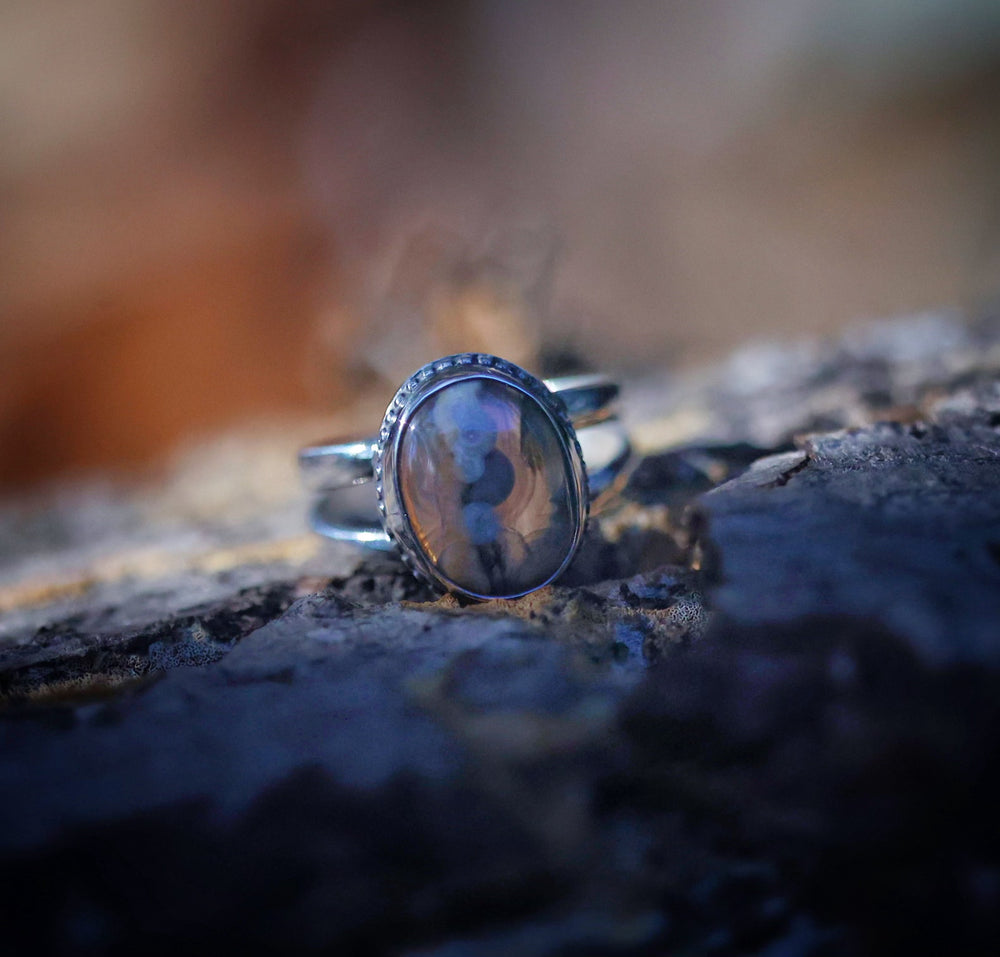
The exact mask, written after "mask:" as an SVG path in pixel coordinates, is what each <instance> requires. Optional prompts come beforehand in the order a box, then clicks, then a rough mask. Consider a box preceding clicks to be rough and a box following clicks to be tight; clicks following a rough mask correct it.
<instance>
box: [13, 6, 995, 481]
mask: <svg viewBox="0 0 1000 957" xmlns="http://www.w3.org/2000/svg"><path fill="white" fill-rule="evenodd" d="M998 94H1000V13H997V12H996V7H995V5H992V4H988V3H981V2H974V0H959V2H950V3H948V2H945V0H940V2H928V3H925V4H920V5H914V4H907V3H903V2H898V3H897V2H887V3H884V4H864V3H860V2H859V3H847V4H844V3H834V2H833V0H806V2H802V0H796V2H793V0H764V2H761V3H759V4H753V5H750V4H740V3H736V2H723V0H708V2H704V3H700V4H689V3H679V2H678V3H663V4H643V3H631V2H625V3H621V4H611V3H591V2H583V3H524V4H508V3H505V2H503V0H464V2H458V0H452V2H436V3H401V2H396V3H390V2H380V0H371V2H363V0H355V2H350V0H339V2H324V3H320V2H303V3H296V4H283V3H280V2H278V0H247V2H243V3H239V4H233V3H229V2H223V0H207V2H204V3H200V4H197V5H195V4H191V5H185V4H172V3H168V2H166V0H95V2H93V3H89V4H86V5H69V4H64V3H61V2H58V0H36V2H31V3H29V2H15V3H12V4H7V5H5V6H4V8H3V9H2V10H0V115H2V116H3V117H4V129H3V131H2V133H0V203H2V207H0V208H2V213H0V488H2V489H4V490H8V491H10V490H17V489H25V488H31V487H34V486H36V485H37V484H38V483H40V482H46V481H49V480H52V479H57V478H60V477H64V476H67V475H73V474H77V473H79V472H81V471H86V470H100V471H109V470H111V471H116V472H121V471H126V472H139V473H144V472H146V471H148V470H150V469H155V468H156V467H157V465H158V464H160V463H162V462H163V461H164V460H165V457H166V456H168V455H170V454H171V452H172V451H173V450H174V449H176V448H177V447H178V446H179V445H180V444H183V443H184V442H186V441H189V440H191V439H194V438H197V437H201V438H203V437H205V436H211V435H213V434H215V433H217V432H221V431H223V430H226V429H229V428H231V427H233V426H236V425H239V424H244V425H246V424H248V423H250V424H252V423H253V422H255V421H263V420H265V419H267V420H275V419H281V418H282V417H295V416H305V415H317V414H322V413H324V412H326V411H329V410H333V409H338V408H339V409H344V408H348V409H349V408H350V407H351V405H352V403H353V401H354V399H355V397H356V396H358V395H365V394H370V393H379V394H385V395H386V396H388V394H389V393H390V392H391V390H392V388H393V386H394V385H395V384H396V383H397V382H398V381H399V379H401V378H402V377H403V376H404V375H406V374H407V373H408V372H409V371H411V370H412V368H414V367H415V366H416V365H418V364H420V363H422V362H424V361H427V360H428V359H431V358H434V357H435V356H437V355H440V354H443V353H445V352H448V351H458V350H461V349H467V348H469V349H489V350H492V351H495V352H499V353H501V354H503V355H506V356H508V357H509V358H511V359H514V360H515V361H522V362H525V363H527V364H529V365H531V366H532V367H533V368H535V369H536V370H541V371H547V369H548V368H550V367H553V366H554V365H556V364H559V363H562V364H567V363H568V364H577V365H591V366H594V365H601V366H604V367H610V368H612V369H616V370H619V371H623V372H625V373H628V372H629V371H631V370H641V369H643V368H648V367H650V366H664V365H667V366H671V365H672V366H673V367H678V366H679V365H682V364H687V363H690V362H696V361H702V360H704V359H706V358H710V357H712V356H715V355H719V354H721V353H722V352H723V351H725V350H727V349H729V348H731V347H733V346H734V345H735V344H736V343H738V342H740V341H742V340H744V339H746V338H748V337H782V338H787V337H789V336H795V335H812V334H817V333H826V332H831V331H834V330H836V329H837V328H839V327H841V326H843V325H845V324H847V323H850V322H854V321H856V320H859V319H864V318H868V317H873V316H878V315H887V314H893V313H899V312H908V311H913V310H919V309H930V308H940V307H944V306H958V307H962V308H971V309H975V308H978V307H980V305H981V304H982V303H983V302H986V301H988V300H989V298H990V297H991V296H992V295H994V294H995V293H996V291H997V275H998V269H1000V217H998V213H997V210H998V209H1000V179H998V172H997V171H998V169H1000V163H998V160H1000V111H998V110H997V109H996V103H997V102H998ZM369 427H370V423H369Z"/></svg>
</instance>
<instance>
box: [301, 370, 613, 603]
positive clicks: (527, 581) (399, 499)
mask: <svg viewBox="0 0 1000 957" xmlns="http://www.w3.org/2000/svg"><path fill="white" fill-rule="evenodd" d="M617 395H618V387H617V386H616V385H615V384H614V383H612V382H611V381H609V380H608V379H606V378H604V377H603V376H570V377H566V378H562V379H552V380H549V381H547V382H542V381H540V380H539V379H536V378H534V376H531V375H529V374H528V373H527V372H525V371H524V370H523V369H521V368H519V367H518V366H516V365H514V364H513V363H511V362H507V361H505V360H503V359H499V358H497V357H496V356H489V355H481V354H478V353H473V354H467V355H456V356H449V357H447V358H444V359H439V360H438V361H437V362H433V363H431V364H429V365H426V366H424V367H423V368H422V369H420V370H419V371H417V372H416V373H414V375H412V376H411V377H410V378H409V379H407V380H406V382H404V383H403V385H402V386H401V387H400V388H399V391H398V392H397V393H396V395H395V397H394V398H393V400H392V402H391V403H390V404H389V408H388V409H387V411H386V413H385V418H384V419H383V420H382V427H381V429H380V430H379V433H378V435H377V436H375V437H372V438H370V439H361V440H355V441H350V442H331V443H324V444H322V445H314V446H309V447H308V448H305V449H303V450H302V451H301V452H300V453H299V464H300V466H301V470H302V474H303V479H304V480H305V483H306V485H307V486H308V487H309V488H310V489H311V490H312V491H313V492H315V493H317V498H316V501H315V503H314V505H313V509H312V513H311V523H312V527H313V528H314V529H315V530H316V531H317V532H320V533H321V534H323V535H326V536H328V537H329V538H333V539H337V540H340V541H348V542H353V543H356V544H360V545H365V546H368V547H372V548H381V549H393V548H395V549H398V550H399V552H400V554H401V555H402V557H403V560H404V561H405V562H406V563H407V564H408V565H409V567H410V568H411V569H412V570H413V571H414V572H415V573H416V574H417V575H418V576H419V577H421V578H423V579H424V580H426V581H428V582H430V583H431V584H432V585H435V586H436V587H438V588H439V589H442V590H446V591H450V592H454V593H456V594H458V595H463V596H465V597H467V598H474V599H490V598H517V597H520V596H521V595H526V594H528V593H529V592H532V591H534V590H535V589H537V588H541V587H542V586H544V585H547V584H549V583H550V582H552V581H553V580H555V579H556V578H558V577H559V575H561V574H562V573H563V571H565V570H566V568H567V567H568V566H569V564H570V562H571V561H572V560H573V556H574V555H575V554H576V551H577V549H578V547H579V545H580V542H581V540H582V538H583V534H584V530H585V528H586V524H587V517H588V514H589V512H590V509H591V506H592V505H594V506H595V507H596V506H598V505H599V504H603V502H604V501H605V500H606V498H607V497H608V496H609V494H610V493H612V492H614V491H615V490H616V489H617V488H618V487H619V486H620V484H621V481H622V480H623V478H624V475H625V470H626V465H627V463H628V462H629V460H630V457H631V447H630V445H629V442H628V438H627V435H626V434H625V431H624V429H623V428H622V426H621V424H620V423H619V421H618V419H617V416H616V415H615V412H614V400H615V399H616V398H617ZM585 452H586V454H587V461H589V462H591V467H590V470H589V472H588V469H587V467H586V466H585V465H584V461H585V459H584V453H585ZM373 484H374V495H372V492H371V489H372V485H373ZM366 498H367V501H366Z"/></svg>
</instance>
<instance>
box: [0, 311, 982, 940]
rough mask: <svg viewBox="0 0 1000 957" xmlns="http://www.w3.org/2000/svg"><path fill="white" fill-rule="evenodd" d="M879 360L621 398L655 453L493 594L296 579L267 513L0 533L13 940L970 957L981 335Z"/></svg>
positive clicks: (389, 572) (944, 335) (326, 571)
mask: <svg viewBox="0 0 1000 957" xmlns="http://www.w3.org/2000/svg"><path fill="white" fill-rule="evenodd" d="M905 330H906V327H905V326H904V325H902V324H894V325H892V326H890V327H889V328H888V329H887V330H886V329H883V330H881V331H879V330H876V331H872V332H870V333H868V334H867V338H863V341H864V343H867V345H865V346H864V348H863V349H862V348H861V347H860V346H858V345H856V344H854V345H852V344H851V343H852V340H848V341H847V342H846V343H841V344H840V345H835V346H831V347H829V350H828V355H827V358H826V359H823V360H822V362H821V361H820V360H819V359H818V358H817V357H818V356H819V355H821V351H820V350H818V349H816V350H814V349H800V350H791V351H788V352H786V353H769V355H770V356H771V359H769V360H768V363H767V364H765V365H764V366H759V367H758V369H757V373H756V380H755V381H756V383H757V384H756V386H752V382H751V380H754V375H753V374H751V373H750V372H746V373H745V376H744V378H743V379H738V380H733V381H729V384H728V385H726V382H727V381H728V380H726V378H725V376H724V375H721V374H718V375H717V374H716V373H713V372H711V371H710V372H707V373H706V374H705V376H704V379H703V383H702V385H701V386H697V385H696V384H695V383H694V382H693V380H692V382H689V383H687V384H676V383H675V384H674V385H672V386H667V388H668V390H670V389H672V390H673V391H672V392H670V394H671V396H673V399H674V400H676V401H677V402H678V403H679V404H678V405H677V406H675V407H672V408H671V409H670V411H669V414H668V415H666V416H661V417H659V418H658V417H657V416H656V415H655V414H654V412H655V409H656V406H655V404H654V403H655V402H659V401H662V395H663V393H662V392H658V391H657V390H655V389H653V388H650V389H649V390H647V391H646V392H645V395H646V396H648V397H649V398H643V397H642V396H643V394H644V393H643V390H641V389H640V390H637V391H636V393H635V396H636V397H635V398H634V399H633V405H632V406H631V407H630V413H631V414H632V415H633V417H634V419H635V421H636V423H637V425H638V432H639V433H640V434H641V435H644V436H646V437H647V439H649V438H650V437H652V436H656V435H660V436H665V435H667V434H670V435H673V436H674V440H673V441H672V443H671V444H670V445H669V446H667V445H664V446H663V447H658V446H657V445H656V443H655V442H652V441H649V442H647V446H648V448H649V454H648V455H647V457H646V459H645V460H644V462H643V463H642V465H641V466H640V468H639V469H638V470H637V472H636V473H635V475H634V476H633V480H632V483H631V486H630V488H629V490H628V496H627V497H628V499H629V501H628V503H627V505H626V506H625V508H624V509H623V510H622V511H621V512H620V513H619V514H617V515H612V516H609V517H608V518H606V519H604V520H602V521H601V522H600V523H597V524H596V525H595V527H594V529H593V534H592V535H591V539H590V541H589V543H588V545H587V547H586V548H585V549H584V551H583V553H582V554H581V556H580V559H579V561H578V562H577V563H576V565H575V567H574V569H573V570H572V571H571V573H570V574H569V575H568V576H566V578H565V579H564V580H562V581H561V582H560V585H559V586H558V587H555V588H551V589H546V590H543V591H542V592H539V593H536V594H534V595H531V596H529V597H528V598H525V599H521V600H518V601H510V602H495V603H491V604H487V605H463V604H461V603H458V602H456V601H455V600H453V599H439V600H438V599H435V598H434V596H433V595H430V594H429V593H428V592H427V591H426V590H424V589H423V587H422V586H420V585H418V584H417V583H416V582H415V581H414V580H413V579H412V578H410V577H409V576H408V575H407V574H406V573H405V571H404V570H403V569H401V567H400V566H399V565H398V564H396V563H394V562H391V561H386V562H381V563H375V564H367V563H362V564H359V563H358V560H357V558H356V557H353V556H352V555H351V554H350V553H348V552H345V551H342V550H338V549H337V548H317V547H316V546H315V544H314V543H312V542H311V541H310V540H309V539H307V538H305V537H303V536H302V535H301V531H300V523H301V520H302V519H301V514H302V512H300V511H299V510H298V509H299V506H300V505H301V504H302V503H300V502H299V501H297V500H296V499H295V496H294V494H293V493H292V492H288V493H287V495H285V493H283V492H282V493H271V494H270V497H268V496H266V495H265V496H262V498H261V500H260V504H261V509H260V512H259V513H258V514H254V513H253V509H252V508H251V507H250V505H249V504H248V500H247V498H246V497H244V498H243V499H242V507H243V509H244V514H243V515H241V516H228V517H227V516H226V515H225V514H224V513H220V514H218V515H217V517H216V521H215V522H214V523H212V524H210V523H207V522H206V520H205V519H204V518H203V517H202V515H201V513H198V512H197V510H194V512H193V515H194V517H190V516H191V515H192V512H191V511H190V510H188V511H187V512H184V513H183V514H179V513H180V511H181V510H177V509H173V510H171V509H166V510H162V509H161V510H160V512H159V513H157V510H156V509H154V508H152V507H151V506H149V505H144V504H143V500H141V499H128V498H123V499H122V501H121V502H120V503H119V504H118V505H117V507H116V505H115V503H114V502H111V501H108V500H107V499H100V501H101V502H103V503H104V504H103V505H101V506H100V507H101V508H103V509H105V512H106V515H107V519H106V520H105V521H104V522H103V523H97V524H98V525H101V524H103V525H104V527H105V528H106V529H107V532H106V534H104V535H103V537H102V534H101V533H100V529H99V528H98V529H97V530H96V531H95V525H94V524H93V523H91V524H89V525H88V524H87V523H86V522H84V523H83V525H84V527H86V528H88V529H89V532H88V534H86V535H82V534H81V535H75V534H74V533H73V531H72V527H71V522H70V518H69V516H72V515H77V516H78V514H79V509H80V507H81V505H80V503H81V502H82V501H83V499H80V498H78V499H76V500H75V501H76V502H77V506H76V509H75V510H74V509H70V508H69V507H68V506H67V507H66V509H67V511H66V516H67V517H66V518H65V520H64V519H62V518H61V517H60V516H61V514H62V513H61V512H60V510H59V507H58V506H57V507H55V508H50V509H48V510H46V511H45V512H44V513H40V514H41V515H44V516H46V517H45V518H44V520H43V518H41V517H35V518H30V517H29V518H25V514H26V513H23V512H22V513H19V514H18V517H17V518H16V519H14V518H8V519H6V520H5V519H3V518H2V517H0V523H2V522H3V521H6V522H7V524H6V526H5V528H6V531H8V533H9V532H10V531H11V529H12V528H14V525H13V524H12V523H14V522H15V520H16V522H17V523H19V524H18V525H17V527H18V528H20V529H21V530H22V539H23V540H25V541H27V542H28V543H29V546H30V547H26V548H25V549H24V552H23V555H22V557H20V558H19V557H18V553H17V551H16V550H14V549H9V551H8V556H7V558H6V564H5V566H4V567H3V568H0V572H2V573H3V575H4V576H5V577H4V578H3V579H2V580H0V603H3V607H4V609H5V614H4V618H3V620H2V622H0V629H2V632H0V680H2V682H3V684H2V685H0V690H2V691H3V693H4V696H5V701H6V710H5V711H4V713H3V714H2V715H0V803H2V814H0V887H2V891H0V917H2V922H3V927H4V928H5V930H4V933H5V942H6V944H7V946H8V948H9V949H11V950H12V952H15V953H17V952H26V951H28V950H30V951H31V952H33V953H67V954H70V953H71V954H76V953H135V952H137V951H143V952H150V953H157V952H164V953H165V952H168V951H169V952H176V951H177V950H178V949H181V948H184V949H186V950H189V951H191V950H193V951H197V952H201V951H208V950H219V949H221V948H222V947H223V946H225V947H226V948H227V949H230V948H232V947H234V946H239V947H242V948H243V949H244V950H248V951H251V952H274V953H279V952H280V953H290V952H341V953H359V954H368V953H371V954H412V955H414V957H416V955H422V957H423V955H426V957H451V955H462V957H467V955H472V957H475V955H481V957H490V955H501V954H502V955H506V954H515V953H516V954H518V955H539V957H547V955H574V954H580V955H583V954H629V955H633V954H635V955H638V954H662V953H677V954H764V955H772V957H774V955H782V954H796V955H797V954H803V955H810V954H815V955H822V954H884V953H896V952H907V953H939V952H941V951H942V950H947V952H949V953H970V954H973V953H985V952H992V951H993V950H995V949H996V946H997V944H998V943H1000V922H998V916H997V915H998V914H1000V837H998V835H1000V829H998V828H997V827H996V822H995V808H996V806H997V803H998V800H1000V775H998V773H997V772H998V761H997V757H996V755H997V753H998V750H1000V749H998V746H1000V673H998V668H997V664H998V661H1000V629H997V627H996V624H995V623H996V621H997V620H998V617H997V612H998V611H1000V607H998V605H1000V561H998V554H1000V549H998V546H997V542H998V541H1000V531H998V529H1000V524H998V523H1000V431H998V425H1000V418H998V413H1000V399H998V396H1000V393H998V390H997V385H996V383H997V370H998V368H1000V362H998V361H997V353H996V342H997V339H996V336H995V333H994V331H991V330H995V327H994V326H991V325H990V324H988V323H983V324H980V325H978V326H976V327H970V328H968V329H966V328H963V327H960V326H956V325H955V324H954V323H951V322H948V321H946V320H943V319H942V320H934V321H931V320H928V319H923V320H920V321H919V322H917V323H916V324H915V325H913V326H912V336H910V337H908V336H907V335H906V334H905ZM935 337H936V338H935ZM933 342H936V343H937V347H936V348H932V343H933ZM907 343H909V346H907ZM914 343H917V344H916V345H915V344H914ZM918 345H919V348H918ZM866 350H867V351H866ZM741 363H743V364H744V365H745V367H746V369H751V368H752V367H753V360H752V355H751V357H750V358H748V357H746V356H745V357H743V358H742V359H736V360H734V362H733V363H732V364H731V367H732V368H736V367H739V366H740V364H741ZM776 381H777V386H776V385H775V382H776ZM706 383H707V384H706ZM824 383H825V385H824ZM776 389H777V392H778V393H780V401H776V399H775V390H776ZM681 393H684V395H686V396H687V398H686V399H682V398H680V396H681ZM820 393H822V395H820ZM835 394H836V395H839V396H840V399H838V400H834V398H832V397H833V396H834V395H835ZM796 397H798V398H799V399H801V401H800V402H796V401H795V399H796ZM685 402H686V403H687V405H686V406H685V405H684V403H685ZM644 403H648V404H645V405H644ZM735 407H738V408H739V409H740V410H741V411H740V413H739V415H736V414H734V416H733V418H732V420H731V421H730V422H729V424H728V426H727V429H728V431H726V432H725V433H723V432H722V431H720V430H719V429H717V428H715V426H711V427H709V426H708V425H706V423H712V422H716V423H722V422H723V421H724V420H725V418H726V415H727V412H726V410H727V409H732V408H735ZM820 407H823V408H825V409H826V411H825V412H824V413H823V414H824V416H826V419H825V423H826V425H829V426H837V427H838V428H839V429H843V427H844V426H847V425H851V426H852V428H848V429H847V430H846V431H843V430H841V431H834V432H825V433H813V434H809V435H800V433H805V432H807V431H808V429H809V428H810V423H812V424H815V423H816V417H817V409H819V408H820ZM796 409H798V412H799V418H798V419H796ZM893 410H895V411H893ZM890 413H891V415H892V416H893V417H892V418H891V420H890V421H884V422H881V423H878V422H875V421H874V420H877V419H879V418H880V417H885V416H888V415H890ZM741 416H742V418H741ZM865 417H868V418H869V419H871V420H873V421H872V422H870V423H867V424H866V422H865V421H864V419H865ZM848 419H850V421H847V420H848ZM698 422H700V423H701V424H702V427H703V432H702V433H701V439H700V441H699V439H698V435H699V433H698V431H697V429H695V428H694V426H693V425H692V423H698ZM683 423H687V426H684V427H685V428H688V430H689V431H688V432H687V433H684V431H683V428H682V424H683ZM796 436H799V437H796ZM710 489H711V491H710ZM706 493H707V494H706ZM84 497H86V496H84ZM91 501H92V505H91V507H94V508H97V506H96V505H94V504H93V500H91ZM265 505H266V506H267V508H265V507H264V506H265ZM83 511H84V513H86V511H87V508H86V507H85V506H83ZM154 514H159V515H160V518H159V519H156V520H155V521H153V522H152V523H150V522H149V521H146V520H145V519H148V518H149V516H150V515H154ZM184 515H187V516H188V517H184ZM265 515H269V516H270V517H269V518H265V517H264V516H265ZM73 521H76V522H77V523H79V522H80V519H79V518H78V517H77V518H75V519H73ZM157 522H158V524H157ZM32 529H34V530H35V531H34V532H32V531H31V530H32ZM25 530H27V531H25ZM32 535H34V537H32ZM10 540H11V539H10V537H8V538H7V541H8V543H9V542H10ZM157 541H160V542H161V543H162V547H161V548H159V549H157V548H156V542H157ZM31 543H33V544H31ZM192 543H194V544H192ZM140 545H141V546H142V547H140ZM146 546H149V547H150V548H151V549H152V551H151V552H150V553H147V552H145V551H143V549H144V548H146ZM138 555H146V556H147V557H146V558H144V559H143V560H142V561H138V560H136V558H135V556H138ZM123 556H124V557H123ZM129 556H132V558H129ZM150 556H151V557H150ZM164 556H166V557H164ZM706 596H707V602H706ZM708 606H711V607H710V608H709V607H708Z"/></svg>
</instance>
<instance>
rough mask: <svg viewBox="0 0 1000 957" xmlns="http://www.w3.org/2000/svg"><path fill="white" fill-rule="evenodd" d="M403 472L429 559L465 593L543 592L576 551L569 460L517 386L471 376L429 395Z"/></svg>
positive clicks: (403, 454) (414, 421)
mask: <svg viewBox="0 0 1000 957" xmlns="http://www.w3.org/2000/svg"><path fill="white" fill-rule="evenodd" d="M397 474H398V478H399V485H400V492H401V496H402V500H403V504H404V507H405V509H406V513H407V515H408V517H409V520H410V523H411V525H412V527H413V530H414V532H415V534H416V536H417V539H418V540H419V542H420V543H421V545H422V547H423V549H424V551H425V553H426V554H427V556H428V558H429V559H430V561H431V562H432V563H433V565H434V566H435V567H436V568H437V569H438V571H439V572H440V573H441V574H443V575H444V576H445V577H446V578H448V579H449V580H450V581H451V582H453V583H454V584H455V585H457V586H459V588H462V589H464V590H465V591H467V592H470V593H472V594H475V595H481V596H496V597H500V596H511V595H519V594H523V593H524V592H527V591H530V590H532V589H534V588H538V587H539V586H541V585H544V584H545V583H546V582H547V581H548V580H549V579H550V578H551V577H552V576H553V575H554V574H555V573H556V572H557V571H558V570H559V568H560V567H561V565H562V564H563V561H564V560H565V558H566V556H567V555H568V554H569V553H570V552H571V550H572V548H573V542H574V540H575V533H576V524H575V523H576V519H575V512H574V496H573V485H572V472H571V469H570V466H569V462H568V460H567V456H566V454H565V452H564V450H563V446H562V443H561V441H560V438H559V435H558V434H557V432H556V429H555V427H554V426H553V424H552V422H551V421H550V419H549V417H548V415H547V414H546V412H545V411H544V409H543V408H542V407H541V406H540V405H539V404H538V403H537V402H536V401H535V400H534V399H533V398H531V397H530V396H528V395H525V394H524V393H522V392H521V391H520V390H519V389H516V388H514V387H513V386H510V385H507V384H505V383H503V382H498V381H495V380H490V379H471V380H470V379H466V380H463V381H461V382H456V383H453V384H451V385H448V386H445V387H444V388H443V389H441V390H440V391H438V392H435V393H434V394H433V395H431V396H429V397H428V398H427V399H426V400H424V402H422V403H421V404H420V406H419V407H418V408H417V409H416V411H415V412H414V413H413V415H412V417H411V419H410V421H409V423H408V426H407V429H406V432H405V434H404V435H403V437H402V441H401V444H400V451H399V458H398V464H397Z"/></svg>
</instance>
